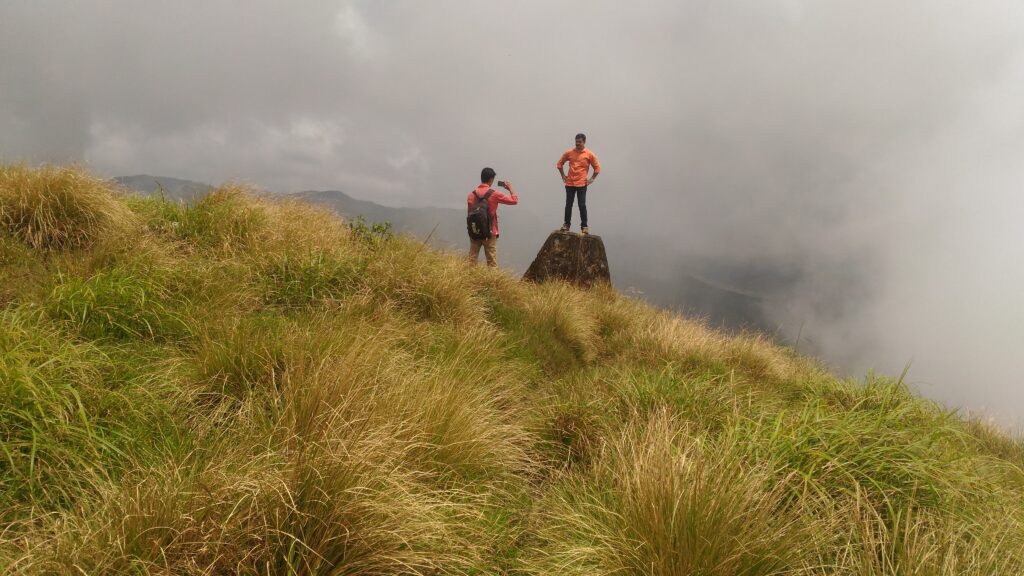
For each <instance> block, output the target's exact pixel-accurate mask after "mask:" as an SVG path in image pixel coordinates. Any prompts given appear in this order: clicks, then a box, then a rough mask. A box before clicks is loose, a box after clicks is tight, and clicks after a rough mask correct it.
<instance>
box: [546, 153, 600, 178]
mask: <svg viewBox="0 0 1024 576" xmlns="http://www.w3.org/2000/svg"><path fill="white" fill-rule="evenodd" d="M566 162H569V173H568V174H566V176H565V185H566V186H586V185H587V170H588V169H589V168H590V167H591V166H593V168H594V176H597V175H598V174H600V173H601V163H600V162H598V161H597V156H594V153H593V152H591V151H590V148H584V149H583V152H577V151H576V148H575V147H573V148H571V149H570V150H569V151H568V152H566V153H565V154H562V157H561V158H559V159H558V164H557V165H556V168H558V169H559V170H561V169H562V166H564V165H565V163H566Z"/></svg>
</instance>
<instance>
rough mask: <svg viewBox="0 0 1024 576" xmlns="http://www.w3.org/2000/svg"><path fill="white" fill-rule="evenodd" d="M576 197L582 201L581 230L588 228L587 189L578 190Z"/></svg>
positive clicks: (580, 188) (582, 187)
mask: <svg viewBox="0 0 1024 576" xmlns="http://www.w3.org/2000/svg"><path fill="white" fill-rule="evenodd" d="M576 196H577V197H579V200H580V228H586V227H587V187H586V186H580V187H579V188H577V189H576Z"/></svg>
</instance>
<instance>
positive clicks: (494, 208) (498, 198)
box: [466, 183, 519, 238]
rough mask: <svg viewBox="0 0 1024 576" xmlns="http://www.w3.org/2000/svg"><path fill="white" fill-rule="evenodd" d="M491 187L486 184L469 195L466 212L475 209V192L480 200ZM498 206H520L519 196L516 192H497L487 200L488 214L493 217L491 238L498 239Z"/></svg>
mask: <svg viewBox="0 0 1024 576" xmlns="http://www.w3.org/2000/svg"><path fill="white" fill-rule="evenodd" d="M490 189H491V187H490V186H489V185H487V184H486V183H484V184H481V185H479V186H477V187H476V190H474V191H473V192H470V193H469V197H468V198H466V211H467V212H469V210H471V209H472V208H473V202H476V198H474V197H473V193H474V192H475V193H476V195H477V196H479V197H480V198H483V197H484V194H487V191H488V190H490ZM498 204H519V196H517V195H516V193H515V192H513V193H512V195H511V196H510V195H508V194H505V193H504V192H501V191H499V190H495V191H494V194H491V197H490V198H488V199H487V213H488V214H489V215H490V216H491V236H493V237H494V238H497V237H498Z"/></svg>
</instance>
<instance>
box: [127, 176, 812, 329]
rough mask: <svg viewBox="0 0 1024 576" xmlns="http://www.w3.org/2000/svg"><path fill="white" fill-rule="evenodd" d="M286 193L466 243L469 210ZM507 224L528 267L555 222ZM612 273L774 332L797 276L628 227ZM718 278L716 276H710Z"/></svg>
mask: <svg viewBox="0 0 1024 576" xmlns="http://www.w3.org/2000/svg"><path fill="white" fill-rule="evenodd" d="M117 181H118V182H119V183H121V184H122V185H124V186H126V187H127V188H129V189H133V190H137V191H139V192H143V193H147V194H151V193H154V192H155V191H156V190H157V186H156V183H157V182H159V183H160V184H162V185H163V186H164V190H165V193H166V194H167V196H168V197H169V198H173V199H182V200H185V201H192V200H194V199H195V198H198V197H201V196H202V195H203V194H205V193H206V192H208V191H209V190H210V189H211V188H210V187H209V186H208V185H205V184H201V183H197V182H190V181H188V180H180V179H175V178H163V177H154V176H147V175H139V176H128V177H121V178H117ZM287 196H294V197H298V198H302V199H303V200H307V201H310V202H314V203H317V204H320V205H323V206H326V207H329V208H330V209H331V210H333V211H335V212H337V213H338V214H340V215H342V216H345V217H349V218H355V217H358V216H362V217H363V218H365V219H366V221H368V222H390V223H391V224H392V225H393V226H394V229H395V230H396V231H398V232H402V233H407V234H411V235H412V236H414V237H416V238H418V239H420V240H427V241H428V244H429V245H430V246H432V247H434V248H439V249H445V250H452V251H455V252H461V251H464V250H465V249H466V230H465V213H464V211H463V210H460V209H448V208H395V207H391V206H383V205H381V204H377V203H375V202H370V201H367V200H359V199H356V198H353V197H351V196H349V195H348V194H345V193H344V192H341V191H337V190H325V191H312V190H310V191H304V192H297V193H294V194H288V195H287ZM500 218H501V222H502V226H503V227H504V229H505V230H509V231H512V232H510V233H509V234H507V235H505V236H504V239H503V240H502V242H501V243H500V246H499V254H498V256H499V263H500V264H501V265H502V266H503V267H507V268H511V269H512V270H514V271H516V272H517V273H520V274H521V273H523V272H524V271H525V270H526V268H527V267H529V265H530V263H531V262H532V261H533V258H534V257H535V256H536V254H537V250H539V249H540V247H541V245H542V244H543V243H544V240H545V239H546V238H547V235H548V234H549V233H550V232H551V231H552V230H553V229H554V228H556V227H557V222H556V223H555V224H552V223H551V222H549V221H539V220H538V218H537V217H536V216H534V215H533V214H529V213H526V212H523V211H521V210H516V209H504V210H502V211H501V213H500ZM604 240H605V245H606V248H607V251H608V258H609V265H610V268H611V272H612V281H613V282H614V283H615V285H616V287H618V288H619V289H620V290H623V291H625V292H628V293H630V294H633V295H635V296H637V297H642V298H644V299H646V300H647V301H649V302H651V303H652V304H656V305H658V306H662V307H664V308H670V309H674V310H679V311H682V312H685V313H687V314H692V315H696V316H700V317H703V318H706V319H707V320H708V322H710V323H711V324H713V325H716V326H723V327H726V328H729V329H752V330H758V331H761V332H765V333H769V334H774V333H775V332H776V329H777V326H775V325H774V324H772V323H771V322H770V321H769V319H768V317H767V315H766V311H765V307H764V302H765V300H766V299H768V298H772V297H781V296H782V295H784V294H785V293H786V289H787V288H788V286H789V285H790V283H791V282H792V281H793V278H792V276H791V273H790V271H786V270H772V269H766V268H764V267H756V266H751V265H750V264H749V263H736V264H732V265H730V264H729V263H726V262H710V261H707V260H706V259H699V258H695V257H689V258H684V257H680V256H678V255H674V254H670V253H665V252H664V251H662V250H659V249H658V247H657V244H656V243H654V242H653V241H651V240H649V239H645V238H639V237H633V236H629V235H623V234H611V235H607V236H605V237H604ZM709 279H717V280H709Z"/></svg>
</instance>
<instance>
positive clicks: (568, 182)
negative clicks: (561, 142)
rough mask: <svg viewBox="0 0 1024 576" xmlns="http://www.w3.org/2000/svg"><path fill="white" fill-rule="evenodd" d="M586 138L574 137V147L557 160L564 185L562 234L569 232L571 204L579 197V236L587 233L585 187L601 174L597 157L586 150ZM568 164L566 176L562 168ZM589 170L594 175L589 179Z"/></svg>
mask: <svg viewBox="0 0 1024 576" xmlns="http://www.w3.org/2000/svg"><path fill="white" fill-rule="evenodd" d="M586 143H587V136H586V135H585V134H577V135H576V147H575V148H572V149H570V150H569V151H567V152H566V153H565V154H562V157H561V158H559V159H558V164H557V166H556V167H557V168H558V173H559V174H560V175H561V176H562V182H563V183H564V184H565V223H564V224H562V232H568V231H569V223H570V220H571V219H572V202H573V199H574V198H576V197H579V199H580V234H583V235H584V236H586V235H587V233H588V232H589V231H588V230H587V186H588V185H590V184H593V183H594V180H597V175H598V174H600V173H601V163H600V162H598V161H597V156H594V153H593V152H591V151H590V149H589V148H586V147H585V145H586ZM566 162H568V163H569V175H568V176H566V174H565V172H564V171H563V170H562V167H563V166H565V163H566ZM590 168H593V169H594V175H593V176H591V177H590V178H589V179H588V178H587V173H588V172H589V171H590Z"/></svg>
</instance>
